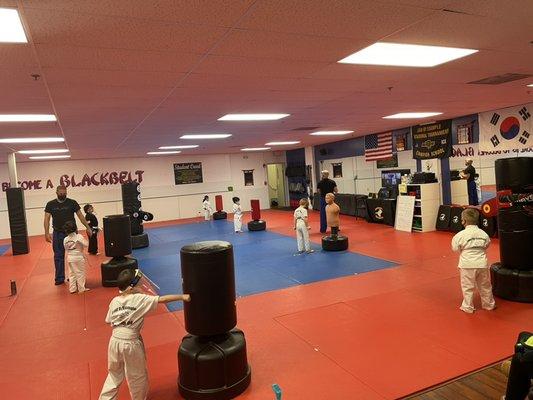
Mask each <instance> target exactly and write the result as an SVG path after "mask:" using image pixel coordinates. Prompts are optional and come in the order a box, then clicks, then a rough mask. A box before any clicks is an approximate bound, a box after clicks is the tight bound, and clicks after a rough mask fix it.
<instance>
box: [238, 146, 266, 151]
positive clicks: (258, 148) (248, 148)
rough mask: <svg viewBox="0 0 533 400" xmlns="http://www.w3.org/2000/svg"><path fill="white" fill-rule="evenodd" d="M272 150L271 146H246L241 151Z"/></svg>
mask: <svg viewBox="0 0 533 400" xmlns="http://www.w3.org/2000/svg"><path fill="white" fill-rule="evenodd" d="M265 150H270V147H245V148H244V149H241V151H265Z"/></svg>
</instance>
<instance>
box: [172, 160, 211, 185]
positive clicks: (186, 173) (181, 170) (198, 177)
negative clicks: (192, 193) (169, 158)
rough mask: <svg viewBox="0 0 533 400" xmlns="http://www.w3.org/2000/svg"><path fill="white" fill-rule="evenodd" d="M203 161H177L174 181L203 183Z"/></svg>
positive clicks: (183, 183) (180, 183)
mask: <svg viewBox="0 0 533 400" xmlns="http://www.w3.org/2000/svg"><path fill="white" fill-rule="evenodd" d="M203 181H204V180H203V176H202V163H201V162H191V163H176V164H174V182H175V184H176V185H188V184H191V183H203Z"/></svg>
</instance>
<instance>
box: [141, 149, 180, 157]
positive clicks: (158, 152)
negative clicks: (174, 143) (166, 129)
mask: <svg viewBox="0 0 533 400" xmlns="http://www.w3.org/2000/svg"><path fill="white" fill-rule="evenodd" d="M179 153H181V151H179V150H177V151H149V152H148V153H146V154H148V155H149V156H160V155H163V154H179Z"/></svg>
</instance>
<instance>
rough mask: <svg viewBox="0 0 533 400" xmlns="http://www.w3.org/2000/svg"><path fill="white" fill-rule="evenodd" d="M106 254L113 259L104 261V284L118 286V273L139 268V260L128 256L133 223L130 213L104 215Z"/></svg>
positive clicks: (102, 270) (102, 266)
mask: <svg viewBox="0 0 533 400" xmlns="http://www.w3.org/2000/svg"><path fill="white" fill-rule="evenodd" d="M104 242H105V255H106V256H107V257H112V258H111V260H109V261H106V262H104V263H102V265H101V267H100V268H101V273H102V286H104V287H112V286H117V279H118V274H120V272H122V271H123V270H125V269H136V268H138V265H137V260H136V259H135V258H132V257H126V256H127V255H128V254H131V223H130V217H129V216H128V215H108V216H106V217H104Z"/></svg>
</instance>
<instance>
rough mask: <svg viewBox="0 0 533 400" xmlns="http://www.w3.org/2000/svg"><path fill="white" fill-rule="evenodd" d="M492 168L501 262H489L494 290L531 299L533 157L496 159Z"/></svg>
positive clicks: (501, 294)
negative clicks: (493, 171) (495, 189)
mask: <svg viewBox="0 0 533 400" xmlns="http://www.w3.org/2000/svg"><path fill="white" fill-rule="evenodd" d="M495 171H496V187H497V189H498V199H499V208H498V236H499V238H500V262H499V263H495V264H493V265H492V266H491V275H492V282H493V291H494V294H495V295H497V296H499V297H502V298H504V299H507V300H513V301H521V302H527V303H533V258H532V257H531V255H532V254H533V252H532V250H531V246H532V244H533V158H531V157H517V158H506V159H499V160H496V164H495ZM502 191H507V192H506V193H502Z"/></svg>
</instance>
